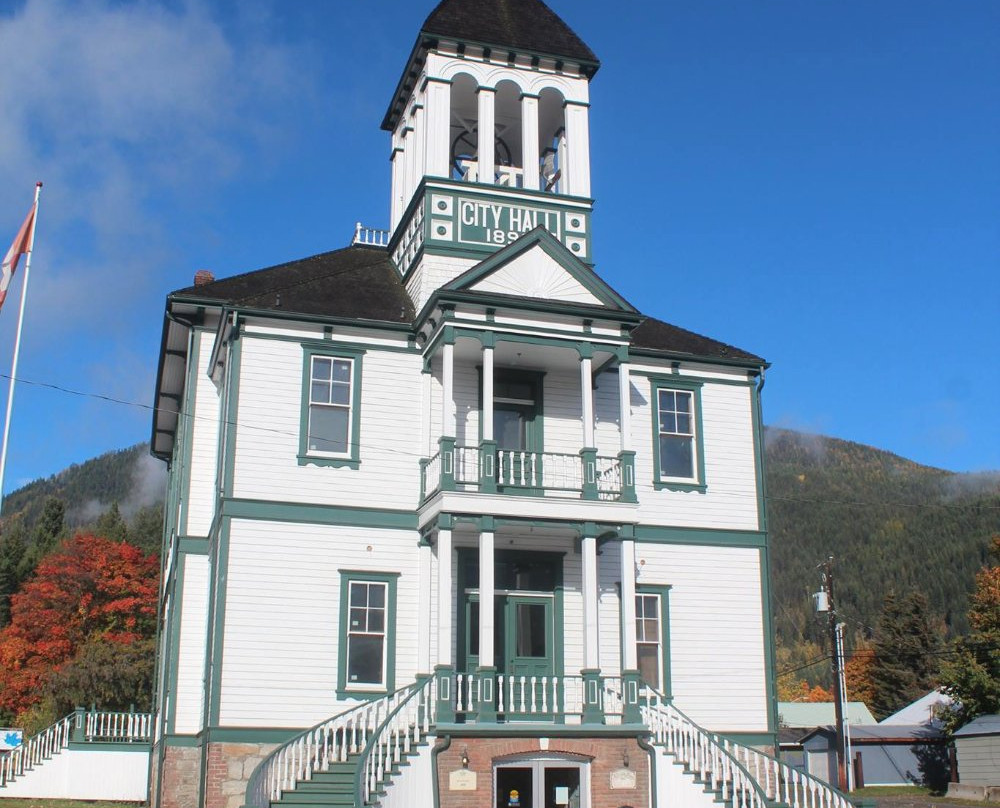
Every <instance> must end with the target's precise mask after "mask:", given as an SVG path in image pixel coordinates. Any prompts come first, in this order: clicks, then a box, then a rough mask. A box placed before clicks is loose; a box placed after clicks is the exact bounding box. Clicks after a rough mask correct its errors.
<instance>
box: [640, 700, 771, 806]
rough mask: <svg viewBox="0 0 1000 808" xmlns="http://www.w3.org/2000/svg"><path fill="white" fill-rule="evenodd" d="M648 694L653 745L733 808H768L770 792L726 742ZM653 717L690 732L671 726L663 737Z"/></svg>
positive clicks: (664, 701)
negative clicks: (656, 743)
mask: <svg viewBox="0 0 1000 808" xmlns="http://www.w3.org/2000/svg"><path fill="white" fill-rule="evenodd" d="M648 690H649V693H650V695H651V696H652V698H647V700H646V703H645V704H644V705H643V706H642V707H641V708H640V709H641V710H645V711H647V716H646V720H645V723H646V725H647V726H649V728H650V730H652V732H653V740H654V741H659V742H661V743H664V744H665V745H666V747H667V750H668V751H669V752H672V753H673V754H674V755H675V756H676V757H677V759H678V760H679V761H680V762H681V763H683V764H684V765H685V766H686V767H687V768H688V769H689V770H691V771H692V772H693V773H694V774H696V775H697V776H698V777H699V778H700V779H701V780H702V781H703V782H705V783H707V784H708V785H709V786H710V787H711V788H712V790H715V791H718V792H719V793H720V795H721V797H722V800H723V803H728V804H729V805H731V806H732V808H769V806H770V805H771V802H770V800H769V798H768V795H767V792H766V791H765V789H764V788H763V787H762V786H761V784H760V783H759V782H758V781H757V780H756V779H755V778H754V777H753V775H752V774H751V773H750V772H749V770H748V769H747V768H746V766H744V765H743V764H742V763H741V762H740V761H739V759H738V758H737V757H736V756H735V755H734V754H733V753H732V752H731V751H730V750H729V749H728V748H727V746H726V743H725V741H724V739H721V738H720V736H719V735H718V734H717V733H714V732H709V731H708V730H706V729H705V728H704V727H701V726H699V725H698V724H696V723H695V722H694V721H692V720H691V719H690V718H689V717H688V716H687V715H685V714H684V713H683V712H682V711H681V710H679V709H678V708H677V707H675V706H674V705H673V704H672V703H671V702H670V700H668V699H666V698H665V697H664V696H663V695H662V694H660V693H658V692H657V691H655V690H653V689H652V688H648ZM654 715H657V716H658V717H660V718H662V719H664V720H665V722H666V723H668V724H676V723H677V722H678V721H679V723H680V724H681V726H682V727H683V726H685V725H686V727H687V728H688V731H687V732H684V731H683V729H680V730H679V731H678V730H674V729H673V728H672V727H670V726H668V727H667V728H666V733H664V731H663V729H662V728H661V727H658V726H657V725H656V722H654V721H653V720H651V719H652V718H653V716H654Z"/></svg>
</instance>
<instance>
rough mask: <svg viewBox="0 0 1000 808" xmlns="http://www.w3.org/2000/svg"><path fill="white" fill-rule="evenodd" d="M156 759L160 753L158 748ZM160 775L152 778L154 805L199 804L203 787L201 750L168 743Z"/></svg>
mask: <svg viewBox="0 0 1000 808" xmlns="http://www.w3.org/2000/svg"><path fill="white" fill-rule="evenodd" d="M153 755H154V758H155V757H156V756H157V753H156V752H155V751H154V753H153ZM159 775H160V776H159V777H155V778H152V779H151V780H150V791H151V795H152V803H151V804H152V805H154V806H155V805H157V801H158V802H159V806H160V808H191V806H194V805H197V804H198V791H199V788H200V787H201V749H199V748H198V747H196V746H168V747H166V749H165V750H164V752H163V768H162V771H160V772H159Z"/></svg>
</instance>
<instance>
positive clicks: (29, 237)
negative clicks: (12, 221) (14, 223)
mask: <svg viewBox="0 0 1000 808" xmlns="http://www.w3.org/2000/svg"><path fill="white" fill-rule="evenodd" d="M35 207H36V206H35V205H32V206H31V210H30V211H28V217H27V218H26V219H25V220H24V224H22V225H21V229H20V230H18V231H17V236H16V237H15V238H14V243H13V244H11V245H10V249H9V250H7V255H6V256H5V257H4V259H3V274H2V275H0V307H2V306H3V302H4V300H6V298H7V289H8V288H9V287H10V282H11V281H12V280H13V279H14V270H16V269H17V261H18V259H19V258H20V257H21V256H22V255H25V254H26V253H30V252H31V246H32V244H33V243H34V241H35Z"/></svg>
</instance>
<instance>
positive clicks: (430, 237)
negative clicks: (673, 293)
mask: <svg viewBox="0 0 1000 808" xmlns="http://www.w3.org/2000/svg"><path fill="white" fill-rule="evenodd" d="M598 67H599V62H598V61H597V57H596V56H595V55H594V53H593V52H592V51H591V50H590V48H589V47H587V45H586V44H585V43H584V42H583V41H582V40H581V39H580V38H579V37H578V36H577V35H576V34H575V33H574V32H573V31H572V30H571V29H570V28H569V26H568V25H566V23H565V22H563V21H562V20H561V19H560V18H559V17H558V16H557V15H556V14H555V12H553V11H552V10H551V9H550V8H549V7H548V6H546V5H545V3H543V2H541V0H443V2H441V3H440V4H439V5H438V6H437V8H435V9H434V11H433V12H431V14H430V16H429V17H428V18H427V20H426V21H425V22H424V24H423V26H422V28H421V31H420V33H419V35H418V37H417V41H416V44H415V45H414V48H413V50H412V52H411V54H410V57H409V60H408V62H407V65H406V68H405V70H404V72H403V76H402V78H401V79H400V81H399V84H398V85H397V87H396V91H395V93H394V95H393V98H392V102H391V104H390V106H389V109H388V111H387V113H386V116H385V119H384V120H383V122H382V128H383V129H386V130H387V131H389V132H390V133H391V135H392V203H391V212H390V220H391V230H392V239H391V242H390V251H391V254H392V256H393V259H394V261H395V263H396V266H397V268H398V269H399V271H400V273H401V274H402V275H403V277H404V278H406V279H408V286H409V285H411V284H410V283H409V282H410V281H412V283H413V284H414V285H412V286H411V288H410V292H411V295H413V297H414V299H415V300H416V301H417V302H418V305H419V301H420V300H424V299H426V297H427V295H428V294H429V293H430V292H431V291H433V288H435V287H436V286H439V285H441V284H443V283H447V282H448V281H449V280H451V279H452V278H454V277H455V276H457V275H458V274H461V272H463V271H465V270H466V269H468V268H469V267H470V266H472V265H474V264H476V263H478V262H479V261H482V260H483V259H484V258H485V257H487V256H488V255H489V254H490V253H492V252H495V251H496V250H498V249H500V248H502V247H505V246H506V245H508V244H510V243H512V242H514V241H516V240H517V239H518V238H519V237H520V236H521V235H523V234H524V233H527V232H529V231H530V230H532V229H534V228H536V227H543V228H545V229H546V230H548V231H549V232H550V233H551V234H552V235H553V236H554V237H555V238H556V239H558V240H559V241H560V242H562V243H563V244H564V245H565V246H566V247H567V249H569V250H570V251H572V253H573V254H574V255H575V256H576V257H577V258H579V259H580V260H582V261H585V262H587V263H591V262H592V258H591V254H590V216H591V212H592V204H593V200H592V199H591V196H590V136H589V121H588V117H589V98H590V94H589V93H590V80H591V78H593V76H594V74H595V73H596V72H597V69H598ZM417 270H422V271H419V272H418V271H417ZM415 275H416V276H419V280H414V276H415ZM416 285H420V286H422V287H425V288H416Z"/></svg>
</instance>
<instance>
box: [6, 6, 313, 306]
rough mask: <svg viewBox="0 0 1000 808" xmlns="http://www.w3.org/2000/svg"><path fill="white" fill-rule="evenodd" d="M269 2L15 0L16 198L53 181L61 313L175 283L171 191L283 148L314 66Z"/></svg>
mask: <svg viewBox="0 0 1000 808" xmlns="http://www.w3.org/2000/svg"><path fill="white" fill-rule="evenodd" d="M266 8H267V7H266V6H259V7H257V8H256V9H255V10H254V11H253V12H252V13H244V14H243V15H242V16H238V17H236V18H227V19H224V20H223V19H216V18H215V17H213V15H212V13H211V11H212V9H211V8H210V7H209V6H208V5H206V4H203V3H199V2H182V3H179V4H178V3H172V4H170V5H169V6H168V5H166V4H165V3H160V2H153V1H152V0H136V1H135V2H121V0H27V2H26V3H25V4H24V5H23V6H22V7H21V8H20V9H19V10H17V11H15V12H14V13H13V14H6V15H3V14H0V53H3V54H4V77H3V81H2V82H0V109H2V110H3V114H2V115H0V188H3V189H4V191H5V197H6V198H10V197H11V196H12V194H11V190H12V189H16V188H23V189H24V205H23V206H22V205H13V204H11V205H10V207H11V210H10V211H8V210H7V204H6V202H5V208H4V210H3V211H0V213H2V215H3V216H4V217H6V216H15V215H16V216H17V217H20V216H23V215H24V213H23V208H24V207H27V204H28V201H29V199H30V197H29V194H30V192H31V188H32V186H33V183H34V181H35V180H36V179H43V180H44V181H45V183H46V187H45V189H44V191H43V194H44V197H43V200H44V201H43V203H42V210H41V212H40V220H39V233H40V236H39V245H38V253H39V258H40V259H41V260H42V261H43V262H44V263H45V265H46V267H47V269H48V270H49V272H48V273H47V275H48V280H47V281H45V280H40V281H39V285H38V286H37V287H36V288H35V289H34V290H33V291H32V306H33V308H34V310H35V311H36V312H44V313H45V317H46V320H47V321H48V322H52V323H56V324H58V323H60V322H64V323H65V322H74V321H75V320H76V319H77V318H76V313H77V312H79V311H81V310H83V309H85V308H87V304H88V303H90V302H97V301H98V300H100V301H101V302H102V303H103V304H105V305H107V304H108V303H109V302H110V303H123V302H127V301H128V300H131V299H133V298H134V297H135V296H136V295H141V294H144V293H145V294H150V293H151V290H153V289H157V290H162V288H163V286H162V283H160V282H158V281H157V279H156V278H155V277H151V274H152V273H151V272H150V268H151V267H152V268H157V267H161V266H163V265H165V264H166V263H167V261H168V258H170V257H171V256H172V255H173V256H175V255H176V253H175V252H174V251H175V250H176V249H177V248H176V247H174V246H173V241H174V238H173V236H174V234H173V233H171V232H170V221H169V213H170V212H171V210H172V208H171V206H174V210H175V212H176V210H177V209H180V208H183V207H184V205H185V204H186V203H189V202H190V201H191V199H192V197H195V198H197V199H199V200H200V199H201V197H202V196H204V195H205V194H206V193H207V194H208V195H211V193H212V191H213V189H216V188H219V187H220V186H222V185H224V184H225V182H226V181H228V180H230V179H233V178H234V177H236V176H238V174H239V172H240V171H241V169H242V168H244V167H245V166H246V165H247V164H248V163H249V162H253V163H257V162H258V161H259V160H261V159H266V155H267V154H268V153H269V152H271V151H273V146H274V143H275V141H276V138H278V137H281V135H280V134H279V133H278V129H277V128H276V124H275V123H274V122H275V121H278V120H280V116H281V111H282V110H285V109H286V108H287V105H288V104H290V103H294V98H295V97H296V94H295V93H293V92H292V89H293V88H299V87H301V85H302V84H303V83H305V84H306V85H307V86H308V80H303V78H302V77H301V76H300V75H299V73H298V71H297V70H296V66H297V65H298V64H299V63H300V59H299V57H298V55H297V54H296V52H295V49H294V48H292V47H291V46H289V45H287V44H284V43H282V42H280V41H277V40H276V38H275V37H273V36H272V35H270V34H271V32H270V31H269V30H267V27H266V26H267V25H268V16H267V14H266V13H263V12H262V11H261V9H265V10H266ZM196 189H198V191H200V192H201V193H196ZM11 201H12V200H11ZM202 204H204V203H202ZM109 296H110V297H111V299H110V300H109ZM116 298H117V299H116Z"/></svg>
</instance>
